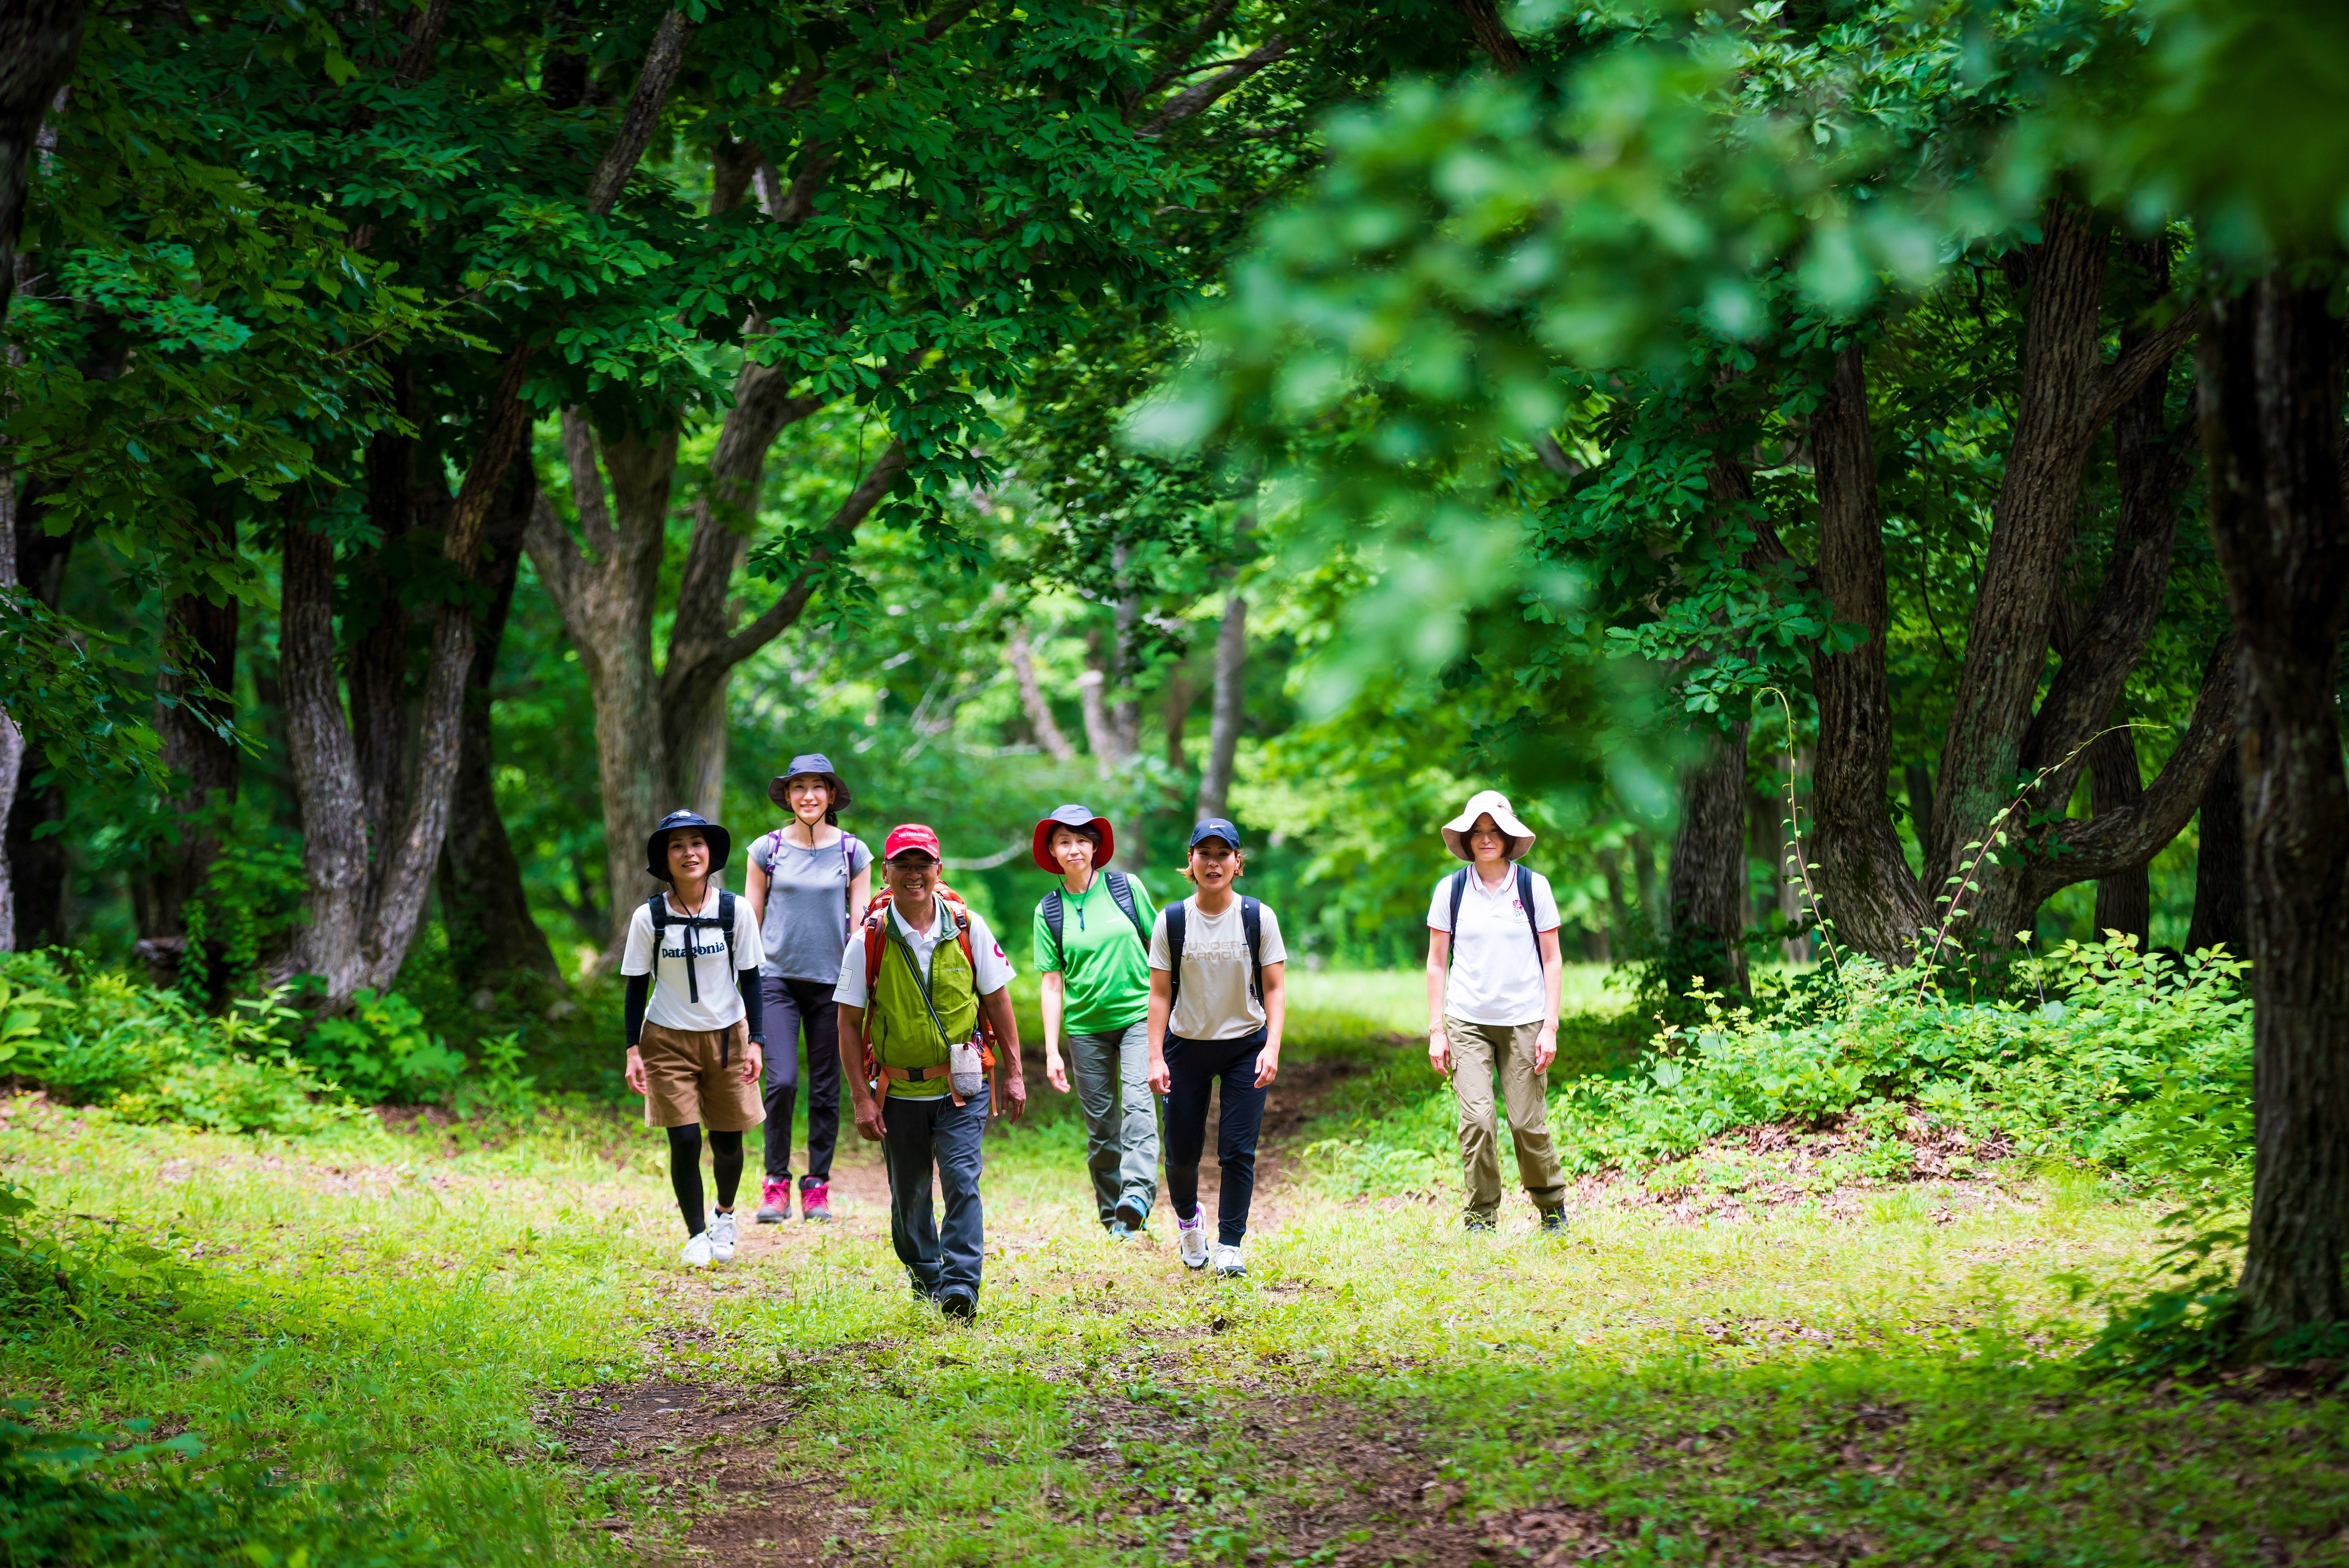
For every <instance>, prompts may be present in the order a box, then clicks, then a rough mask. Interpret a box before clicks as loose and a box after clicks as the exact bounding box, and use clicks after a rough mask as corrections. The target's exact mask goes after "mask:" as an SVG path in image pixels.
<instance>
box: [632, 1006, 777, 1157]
mask: <svg viewBox="0 0 2349 1568" xmlns="http://www.w3.org/2000/svg"><path fill="white" fill-rule="evenodd" d="M729 1035H731V1036H733V1037H734V1044H733V1047H732V1050H731V1052H730V1060H729V1061H728V1062H727V1063H726V1065H725V1066H723V1067H720V1066H719V1062H718V1057H719V1047H721V1046H724V1045H725V1043H726V1037H727V1036H729ZM636 1051H637V1053H638V1054H639V1055H641V1056H642V1057H644V1058H645V1125H646V1126H647V1127H688V1126H691V1125H692V1124H693V1123H695V1122H697V1121H698V1122H699V1123H700V1124H701V1125H702V1126H704V1127H706V1128H708V1129H709V1130H710V1131H712V1132H741V1131H745V1130H749V1129H750V1128H753V1127H756V1126H758V1125H759V1123H761V1122H762V1121H764V1120H766V1119H767V1108H766V1106H765V1104H764V1103H763V1102H762V1101H761V1099H760V1097H759V1080H758V1078H756V1077H753V1078H750V1080H749V1081H748V1082H745V1081H744V1080H743V1078H742V1064H743V1063H744V1062H745V1061H746V1060H748V1059H749V1057H750V1021H749V1020H748V1019H742V1020H739V1021H737V1022H736V1024H735V1025H734V1026H733V1027H732V1028H730V1029H670V1028H664V1027H663V1026H660V1025H658V1024H655V1023H651V1022H649V1021H648V1022H647V1023H646V1025H645V1027H644V1032H643V1034H642V1035H641V1036H639V1037H638V1038H637V1040H636Z"/></svg>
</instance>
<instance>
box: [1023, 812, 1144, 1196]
mask: <svg viewBox="0 0 2349 1568" xmlns="http://www.w3.org/2000/svg"><path fill="white" fill-rule="evenodd" d="M1116 852H1117V834H1116V832H1115V830H1113V829H1112V827H1111V826H1110V820H1109V819H1108V818H1107V817H1102V816H1097V815H1095V814H1094V812H1093V810H1092V808H1091V807H1087V806H1078V805H1068V806H1061V807H1059V808H1057V809H1056V810H1054V811H1053V812H1052V813H1051V815H1050V816H1048V817H1046V818H1044V819H1043V820H1040V821H1039V822H1038V823H1037V824H1036V831H1035V833H1034V835H1033V837H1032V838H1031V839H1030V843H1029V853H1030V857H1031V858H1032V859H1033V860H1034V861H1035V862H1036V867H1037V869H1038V870H1040V871H1046V872H1052V873H1053V874H1054V875H1055V876H1057V877H1059V878H1060V885H1059V886H1057V887H1055V888H1054V889H1053V890H1052V891H1051V892H1048V893H1046V894H1045V895H1044V896H1043V898H1042V899H1041V900H1040V901H1039V902H1038V903H1037V905H1036V922H1035V946H1036V969H1037V973H1038V974H1039V975H1041V976H1042V981H1043V996H1042V1002H1043V1010H1044V1077H1045V1078H1046V1080H1047V1081H1048V1082H1050V1084H1051V1086H1052V1087H1053V1088H1056V1089H1058V1090H1060V1091H1061V1093H1062V1094H1066V1093H1068V1092H1069V1088H1070V1080H1071V1078H1074V1080H1075V1088H1076V1091H1077V1099H1078V1103H1079V1104H1080V1105H1081V1108H1082V1109H1083V1110H1084V1115H1085V1163H1086V1165H1087V1166H1088V1167H1089V1168H1090V1169H1091V1170H1092V1179H1093V1201H1094V1203H1095V1205H1096V1207H1097V1209H1098V1211H1099V1213H1100V1217H1101V1222H1102V1227H1103V1228H1104V1229H1106V1230H1107V1231H1108V1232H1109V1233H1110V1234H1111V1235H1112V1236H1116V1237H1118V1238H1120V1239H1121V1240H1123V1238H1125V1237H1127V1236H1131V1235H1133V1234H1135V1233H1139V1232H1140V1231H1141V1230H1142V1228H1143V1223H1144V1222H1146V1221H1147V1220H1148V1219H1149V1217H1150V1210H1151V1206H1152V1205H1153V1204H1154V1203H1155V1202H1157V1201H1158V1101H1157V1099H1156V1097H1155V1096H1154V1095H1153V1094H1152V1093H1151V1092H1150V1030H1149V1018H1150V937H1149V931H1150V923H1151V922H1152V921H1153V920H1154V919H1155V918H1156V916H1157V912H1156V911H1155V910H1154V909H1153V908H1152V907H1151V904H1150V894H1149V892H1148V891H1147V890H1145V889H1144V888H1143V885H1142V884H1141V883H1140V882H1137V881H1135V880H1134V879H1133V878H1132V877H1130V876H1127V875H1126V874H1125V873H1124V872H1115V871H1111V870H1110V869H1109V861H1110V857H1111V856H1112V855H1113V854H1115V853H1116ZM1064 1029H1065V1030H1066V1033H1067V1037H1068V1057H1067V1059H1066V1060H1065V1061H1064V1060H1063V1059H1062V1058H1061V1035H1062V1031H1063V1030H1064Z"/></svg>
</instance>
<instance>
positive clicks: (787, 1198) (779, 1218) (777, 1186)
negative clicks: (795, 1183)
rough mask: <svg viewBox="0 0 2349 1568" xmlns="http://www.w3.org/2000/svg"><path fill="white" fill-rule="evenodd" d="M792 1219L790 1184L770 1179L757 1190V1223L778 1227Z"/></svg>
mask: <svg viewBox="0 0 2349 1568" xmlns="http://www.w3.org/2000/svg"><path fill="white" fill-rule="evenodd" d="M791 1217H792V1184H791V1183H790V1182H789V1181H774V1180H772V1179H771V1178H770V1179H769V1180H768V1181H767V1182H766V1184H765V1185H763V1186H761V1188H760V1189H759V1223H761V1224H762V1225H780V1224H781V1223H782V1222H784V1221H785V1220H788V1219H790V1218H791Z"/></svg>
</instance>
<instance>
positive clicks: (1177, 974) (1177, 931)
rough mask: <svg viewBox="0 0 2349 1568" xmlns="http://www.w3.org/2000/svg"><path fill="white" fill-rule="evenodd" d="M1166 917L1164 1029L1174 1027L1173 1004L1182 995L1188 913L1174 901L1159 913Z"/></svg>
mask: <svg viewBox="0 0 2349 1568" xmlns="http://www.w3.org/2000/svg"><path fill="white" fill-rule="evenodd" d="M1160 913H1163V914H1164V915H1165V916H1166V1027H1167V1029H1168V1030H1169V1031H1170V1032H1171V1031H1172V1030H1173V1029H1174V1004H1175V1002H1176V1001H1178V1000H1179V999H1181V997H1182V995H1183V923H1184V922H1185V920H1186V919H1188V918H1189V915H1190V911H1189V910H1188V909H1186V908H1185V907H1184V903H1183V901H1182V900H1181V899H1179V898H1178V899H1176V900H1175V901H1174V903H1170V904H1168V905H1167V906H1166V907H1165V909H1164V910H1163V911H1161V912H1160Z"/></svg>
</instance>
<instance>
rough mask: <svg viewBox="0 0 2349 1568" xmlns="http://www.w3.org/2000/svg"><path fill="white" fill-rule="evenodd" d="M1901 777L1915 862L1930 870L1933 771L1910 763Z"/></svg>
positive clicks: (1931, 860)
mask: <svg viewBox="0 0 2349 1568" xmlns="http://www.w3.org/2000/svg"><path fill="white" fill-rule="evenodd" d="M1820 749H1821V750H1825V749H1826V748H1824V747H1822V748H1820ZM1901 777H1902V778H1903V779H1906V780H1907V781H1908V785H1909V831H1910V833H1912V834H1913V835H1914V836H1915V838H1916V840H1917V861H1918V863H1919V864H1920V865H1922V866H1925V867H1926V868H1927V869H1929V870H1930V868H1931V866H1932V864H1933V770H1932V769H1930V768H1928V767H1926V766H1925V765H1924V764H1923V763H1921V762H1911V763H1909V764H1908V766H1907V767H1905V768H1903V769H1901Z"/></svg>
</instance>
